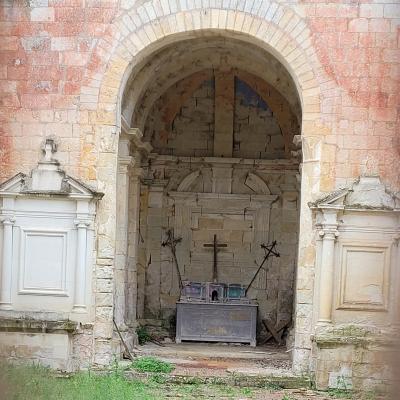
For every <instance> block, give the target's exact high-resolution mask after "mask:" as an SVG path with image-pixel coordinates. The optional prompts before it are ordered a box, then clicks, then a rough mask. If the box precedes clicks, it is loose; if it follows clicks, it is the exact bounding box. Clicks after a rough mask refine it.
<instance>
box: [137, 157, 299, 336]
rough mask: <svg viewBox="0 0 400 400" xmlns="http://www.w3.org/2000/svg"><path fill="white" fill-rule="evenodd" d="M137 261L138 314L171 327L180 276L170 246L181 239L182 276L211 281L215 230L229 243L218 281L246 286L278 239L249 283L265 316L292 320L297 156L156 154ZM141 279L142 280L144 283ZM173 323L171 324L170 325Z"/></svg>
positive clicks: (145, 195)
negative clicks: (169, 238)
mask: <svg viewBox="0 0 400 400" xmlns="http://www.w3.org/2000/svg"><path fill="white" fill-rule="evenodd" d="M144 171H145V174H144V175H145V178H144V182H145V183H146V184H147V185H146V186H144V187H143V189H142V201H141V220H140V231H141V237H142V238H143V243H142V244H141V251H142V259H144V260H143V263H144V264H145V265H146V268H141V267H140V266H139V267H138V281H139V287H138V290H139V292H138V317H139V318H142V319H143V318H144V319H147V320H148V319H161V320H163V321H164V322H163V323H164V324H165V325H166V326H168V324H169V323H170V322H169V321H172V322H171V325H173V318H174V315H175V310H176V301H177V300H178V298H179V285H178V277H177V273H176V269H175V266H174V264H173V259H172V255H171V252H170V249H169V248H168V247H162V246H161V243H162V241H163V240H165V238H166V232H167V230H172V231H173V232H174V236H175V238H182V241H181V242H180V243H179V244H178V245H177V248H176V251H177V259H178V264H179V269H180V273H181V275H182V279H184V280H190V281H202V282H209V281H212V276H213V250H212V249H211V248H210V247H206V246H205V244H207V243H212V241H213V237H214V235H216V236H217V241H218V242H219V243H224V244H226V247H224V248H221V249H220V250H219V251H218V255H217V260H218V261H217V264H218V281H219V282H223V283H227V284H229V283H237V284H243V285H247V284H249V282H250V281H251V279H252V277H253V275H254V273H255V272H256V270H257V268H258V265H259V264H260V263H261V261H262V259H263V256H264V251H263V250H262V249H261V246H260V245H261V244H262V243H266V244H267V243H268V242H271V241H273V240H277V243H278V245H277V249H278V251H279V252H280V254H281V257H280V258H272V259H270V260H269V261H268V263H267V264H266V266H265V269H262V270H261V273H260V274H259V275H258V278H257V279H256V281H255V282H254V283H253V285H252V287H251V289H250V290H249V296H250V297H252V298H253V299H255V300H256V301H257V302H258V304H259V320H260V319H261V318H268V319H270V320H272V321H274V322H276V321H290V320H291V317H292V308H293V284H294V274H295V264H296V256H297V253H296V250H297V240H298V188H297V185H298V183H297V178H296V175H297V173H298V164H297V163H296V162H295V161H292V160H274V161H270V160H257V161H256V162H255V161H254V160H250V159H249V160H246V159H237V158H218V157H205V158H201V157H200V158H195V157H175V156H167V155H151V157H150V161H149V165H148V166H147V167H146V168H144ZM140 282H142V285H143V286H142V287H141V286H140ZM172 329H173V327H172Z"/></svg>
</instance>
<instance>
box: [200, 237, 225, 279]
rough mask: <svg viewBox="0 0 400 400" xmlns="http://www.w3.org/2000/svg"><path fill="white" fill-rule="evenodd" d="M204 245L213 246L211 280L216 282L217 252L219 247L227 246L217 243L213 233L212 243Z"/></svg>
mask: <svg viewBox="0 0 400 400" xmlns="http://www.w3.org/2000/svg"><path fill="white" fill-rule="evenodd" d="M203 246H204V247H213V248H214V265H213V282H214V283H216V282H217V281H218V271H217V252H218V248H219V247H228V245H227V244H226V243H217V235H214V241H213V243H205V244H203Z"/></svg>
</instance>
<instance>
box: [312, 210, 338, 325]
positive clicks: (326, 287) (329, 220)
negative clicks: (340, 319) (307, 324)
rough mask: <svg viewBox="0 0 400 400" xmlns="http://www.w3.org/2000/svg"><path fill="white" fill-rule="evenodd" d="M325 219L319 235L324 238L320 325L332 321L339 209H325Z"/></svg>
mask: <svg viewBox="0 0 400 400" xmlns="http://www.w3.org/2000/svg"><path fill="white" fill-rule="evenodd" d="M322 213H323V221H322V223H321V229H320V231H319V236H320V237H321V238H322V249H321V264H320V274H319V278H320V285H319V293H320V296H319V312H318V322H317V323H318V325H325V324H330V323H331V322H332V303H333V279H334V262H335V241H336V238H337V237H338V235H339V233H338V230H337V227H338V222H337V210H323V211H322Z"/></svg>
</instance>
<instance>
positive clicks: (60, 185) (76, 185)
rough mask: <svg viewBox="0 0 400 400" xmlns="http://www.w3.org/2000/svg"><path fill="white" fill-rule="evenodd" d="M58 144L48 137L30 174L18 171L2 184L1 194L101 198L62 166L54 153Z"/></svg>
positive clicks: (99, 194) (100, 195) (100, 194)
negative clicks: (41, 155)
mask: <svg viewBox="0 0 400 400" xmlns="http://www.w3.org/2000/svg"><path fill="white" fill-rule="evenodd" d="M56 149H57V146H56V145H55V143H54V141H53V139H46V142H45V143H44V146H43V149H42V150H43V152H44V155H43V158H42V160H40V161H39V162H38V165H37V167H36V168H34V169H32V171H31V173H30V175H29V176H28V175H25V174H23V173H18V174H16V175H14V176H13V177H12V178H10V179H8V180H7V181H5V182H3V183H2V184H0V196H3V197H5V196H21V195H38V196H39V195H40V196H66V197H70V198H86V199H88V198H89V199H90V198H101V197H103V193H99V192H97V191H96V190H94V189H93V188H91V187H90V186H88V185H86V184H85V183H83V182H81V181H80V180H78V179H76V178H73V177H72V176H69V175H67V174H66V173H65V171H64V170H62V169H61V168H60V164H59V162H58V161H57V160H55V159H53V157H52V154H53V153H55V152H56Z"/></svg>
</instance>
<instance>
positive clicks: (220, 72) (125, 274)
mask: <svg viewBox="0 0 400 400" xmlns="http://www.w3.org/2000/svg"><path fill="white" fill-rule="evenodd" d="M121 118H122V126H123V132H122V134H121V138H120V143H119V164H120V170H119V174H118V180H117V187H118V189H119V190H120V193H121V194H122V195H121V196H119V197H118V198H117V209H118V210H119V212H118V214H117V235H119V236H118V237H117V257H118V266H119V268H120V272H119V273H118V275H117V279H116V292H115V312H116V320H117V323H118V324H119V325H120V326H128V327H129V326H130V327H131V329H132V328H133V327H134V326H136V325H137V324H140V325H146V326H147V328H148V329H149V330H151V331H152V332H153V333H154V334H156V335H158V336H159V337H163V336H164V337H165V336H168V335H171V336H172V337H175V330H176V313H177V302H178V301H180V300H181V301H187V303H188V304H191V303H193V304H200V303H201V304H205V303H213V304H214V305H217V304H221V305H222V306H223V305H225V304H231V303H233V304H236V303H237V304H238V307H240V306H242V307H244V309H246V307H247V308H248V307H250V306H253V305H257V306H258V317H257V321H255V323H254V329H256V330H257V340H258V342H259V343H262V342H263V341H264V340H265V338H266V337H267V338H268V336H269V335H268V333H269V332H268V331H267V330H266V329H265V324H264V323H263V321H266V322H267V324H268V325H270V326H272V327H275V328H276V329H277V330H278V331H279V333H280V334H282V333H284V337H285V340H286V339H288V340H292V339H293V338H292V337H291V338H288V335H289V334H290V333H292V328H293V309H294V306H293V301H294V289H295V271H296V265H297V247H298V233H299V223H298V220H299V204H300V195H299V192H300V179H299V159H298V157H297V155H296V147H295V146H294V144H293V139H294V137H295V136H298V135H300V127H301V120H302V111H301V102H300V98H299V95H298V91H297V88H296V85H295V83H294V81H293V79H292V77H291V76H290V74H289V73H288V71H287V70H286V68H285V67H284V66H283V65H282V64H281V63H280V62H279V61H278V60H277V59H276V58H275V57H274V56H273V55H271V54H270V53H268V52H265V51H261V50H260V49H259V48H258V47H257V46H254V45H250V44H248V43H245V42H243V41H241V40H239V39H237V38H236V39H229V38H223V37H220V36H218V35H215V34H214V35H207V36H206V37H199V38H190V39H185V40H180V41H178V42H176V43H174V44H173V45H167V46H164V47H162V48H161V49H159V50H157V51H156V52H154V53H153V54H152V55H151V56H150V57H148V58H146V59H145V60H143V62H142V63H140V64H139V65H138V66H137V67H136V68H135V69H133V70H132V73H131V75H130V77H129V79H128V80H127V84H126V88H125V91H124V94H123V97H122V107H121ZM128 164H130V165H129V166H127V165H128ZM168 240H170V241H171V240H172V241H174V240H176V241H177V242H176V245H175V246H174V248H173V249H172V248H171V246H169V245H170V244H171V242H168ZM213 240H215V241H216V242H217V243H218V244H219V246H220V248H219V250H218V249H217V250H215V249H214V248H213V245H212V243H213ZM274 241H276V243H277V244H276V248H275V250H276V251H277V252H279V254H280V257H279V258H272V257H271V258H269V259H268V260H267V261H266V263H265V264H264V267H263V268H262V269H260V270H259V266H260V265H261V264H262V263H263V259H264V256H265V251H264V248H263V247H262V246H269V245H271V244H272V243H273V242H274ZM174 251H176V253H175V254H174ZM175 256H176V257H175ZM181 281H182V282H183V285H187V286H186V287H187V289H184V290H182V288H181V285H182V282H181ZM198 284H200V285H202V287H204V292H203V293H202V294H201V295H200V297H201V299H197V298H192V297H191V296H190V295H189V294H188V292H189V291H191V290H192V289H193V287H197V286H196V285H198ZM210 284H218V285H221V287H224V288H225V290H226V292H225V293H223V292H221V293H220V292H217V291H216V290H214V291H210ZM237 287H241V290H242V291H243V293H244V292H246V294H245V295H243V294H242V297H243V298H242V299H241V300H240V301H238V299H229V293H228V292H229V288H237ZM232 290H233V289H232ZM208 291H210V293H211V294H210V293H208ZM206 292H207V293H208V294H207V293H206ZM217 299H218V301H217ZM201 304H200V306H201ZM216 308H217V309H218V306H217V307H216ZM245 323H247V322H245ZM238 329H240V327H238ZM230 334H231V335H233V337H234V335H235V332H234V331H233V332H231V333H230ZM210 338H211V336H210V337H209V339H210ZM215 339H216V338H215V337H214V336H213V337H212V340H215ZM204 340H206V341H207V337H205V339H204ZM210 340H211V339H210ZM221 341H224V338H221ZM238 341H240V340H238ZM252 343H253V342H252Z"/></svg>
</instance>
